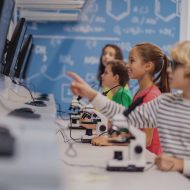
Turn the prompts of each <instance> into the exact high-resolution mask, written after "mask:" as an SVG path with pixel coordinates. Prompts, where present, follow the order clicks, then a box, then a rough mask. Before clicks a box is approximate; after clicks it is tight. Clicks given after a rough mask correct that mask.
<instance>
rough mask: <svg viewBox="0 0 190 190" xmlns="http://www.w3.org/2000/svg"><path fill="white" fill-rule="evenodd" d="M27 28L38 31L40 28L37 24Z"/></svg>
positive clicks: (34, 23) (33, 23)
mask: <svg viewBox="0 0 190 190" xmlns="http://www.w3.org/2000/svg"><path fill="white" fill-rule="evenodd" d="M27 28H28V29H30V30H38V26H37V23H36V22H32V26H30V25H27Z"/></svg>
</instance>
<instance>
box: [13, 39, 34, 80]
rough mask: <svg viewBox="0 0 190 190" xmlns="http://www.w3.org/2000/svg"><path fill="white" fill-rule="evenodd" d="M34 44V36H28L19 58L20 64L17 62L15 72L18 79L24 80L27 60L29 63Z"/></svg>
mask: <svg viewBox="0 0 190 190" xmlns="http://www.w3.org/2000/svg"><path fill="white" fill-rule="evenodd" d="M32 43H33V38H32V35H28V36H27V38H26V39H25V41H24V43H23V46H22V49H21V51H20V53H19V56H18V62H17V65H16V68H15V70H16V72H15V77H16V78H22V75H23V71H24V68H25V65H26V63H27V60H28V61H29V55H30V51H31V48H32Z"/></svg>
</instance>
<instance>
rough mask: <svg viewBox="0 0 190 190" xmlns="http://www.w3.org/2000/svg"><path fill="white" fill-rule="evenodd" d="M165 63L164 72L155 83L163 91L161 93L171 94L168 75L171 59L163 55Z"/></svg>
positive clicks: (162, 71) (161, 72)
mask: <svg viewBox="0 0 190 190" xmlns="http://www.w3.org/2000/svg"><path fill="white" fill-rule="evenodd" d="M163 61H164V64H163V66H162V70H161V71H160V73H159V74H158V76H157V77H156V78H155V79H154V80H153V82H154V84H155V85H156V86H157V87H158V89H159V90H160V91H161V93H166V92H171V88H170V87H169V83H168V74H167V72H166V70H167V68H168V64H169V58H168V56H167V55H166V54H163ZM158 80H159V81H158ZM157 81H158V82H157Z"/></svg>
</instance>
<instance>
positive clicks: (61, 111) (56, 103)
mask: <svg viewBox="0 0 190 190" xmlns="http://www.w3.org/2000/svg"><path fill="white" fill-rule="evenodd" d="M55 104H57V105H58V106H59V111H57V112H59V115H60V117H61V119H62V120H64V121H67V120H69V118H67V119H64V118H62V115H61V112H63V113H65V114H68V113H66V112H64V111H61V105H60V104H59V103H57V102H56V103H55Z"/></svg>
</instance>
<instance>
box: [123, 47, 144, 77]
mask: <svg viewBox="0 0 190 190" xmlns="http://www.w3.org/2000/svg"><path fill="white" fill-rule="evenodd" d="M128 59H129V62H128V63H127V65H126V67H127V69H128V75H129V78H130V79H137V80H138V79H140V78H141V76H142V75H143V74H144V73H145V72H146V71H145V68H146V65H145V64H143V63H142V58H141V57H140V55H139V54H138V49H137V48H136V47H134V48H132V49H131V51H130V52H129V57H128Z"/></svg>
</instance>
